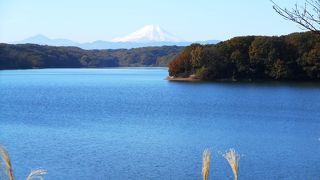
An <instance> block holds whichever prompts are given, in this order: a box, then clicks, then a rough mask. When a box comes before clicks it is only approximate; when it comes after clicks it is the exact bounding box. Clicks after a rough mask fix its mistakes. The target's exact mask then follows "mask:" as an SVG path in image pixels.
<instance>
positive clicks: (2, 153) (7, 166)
mask: <svg viewBox="0 0 320 180" xmlns="http://www.w3.org/2000/svg"><path fill="white" fill-rule="evenodd" d="M0 157H1V161H2V162H3V163H0V165H3V166H4V167H3V169H4V171H5V173H6V175H7V176H8V179H9V180H14V177H13V171H12V164H11V161H10V157H9V153H8V151H7V149H6V148H5V147H4V146H1V145H0Z"/></svg>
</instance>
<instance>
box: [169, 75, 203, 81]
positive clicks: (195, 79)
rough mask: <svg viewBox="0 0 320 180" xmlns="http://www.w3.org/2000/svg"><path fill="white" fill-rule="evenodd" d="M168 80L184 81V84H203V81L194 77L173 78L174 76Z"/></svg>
mask: <svg viewBox="0 0 320 180" xmlns="http://www.w3.org/2000/svg"><path fill="white" fill-rule="evenodd" d="M166 80H168V81H182V82H201V81H203V80H201V79H198V78H194V77H191V76H189V77H185V78H184V77H172V76H167V78H166Z"/></svg>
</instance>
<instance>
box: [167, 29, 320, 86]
mask: <svg viewBox="0 0 320 180" xmlns="http://www.w3.org/2000/svg"><path fill="white" fill-rule="evenodd" d="M169 75H170V76H172V77H190V75H192V76H191V77H194V78H198V79H202V80H234V81H237V80H279V81H281V80H320V36H319V35H317V34H315V33H312V32H305V33H293V34H289V35H286V36H280V37H267V36H246V37H235V38H232V39H230V40H227V41H224V42H220V43H218V44H215V45H199V44H193V45H191V46H188V47H186V48H185V49H184V50H183V51H182V52H181V53H180V54H179V55H178V56H177V57H176V58H175V59H174V61H172V62H171V63H170V64H169Z"/></svg>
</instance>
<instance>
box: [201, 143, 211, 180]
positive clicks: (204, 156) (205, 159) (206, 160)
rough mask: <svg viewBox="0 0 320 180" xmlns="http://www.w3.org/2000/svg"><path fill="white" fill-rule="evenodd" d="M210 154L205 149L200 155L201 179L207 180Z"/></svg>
mask: <svg viewBox="0 0 320 180" xmlns="http://www.w3.org/2000/svg"><path fill="white" fill-rule="evenodd" d="M210 161H211V152H210V151H209V149H205V150H204V151H203V154H202V179H203V180H208V178H209V172H210Z"/></svg>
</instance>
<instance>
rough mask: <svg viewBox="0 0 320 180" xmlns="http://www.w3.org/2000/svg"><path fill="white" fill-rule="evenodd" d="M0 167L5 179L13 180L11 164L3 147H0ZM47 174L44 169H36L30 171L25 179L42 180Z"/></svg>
mask: <svg viewBox="0 0 320 180" xmlns="http://www.w3.org/2000/svg"><path fill="white" fill-rule="evenodd" d="M0 158H1V161H0V167H1V169H3V170H4V172H5V174H6V176H7V178H6V179H9V180H14V176H13V171H12V164H11V161H10V157H9V153H8V151H7V149H6V148H5V147H4V146H1V145H0ZM45 174H47V170H45V169H37V170H32V171H31V173H30V174H29V176H28V177H27V180H32V179H40V180H43V177H42V175H45Z"/></svg>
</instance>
